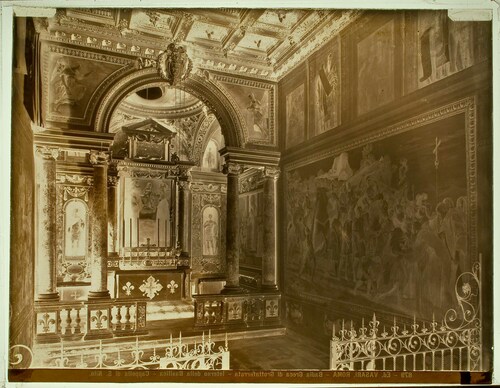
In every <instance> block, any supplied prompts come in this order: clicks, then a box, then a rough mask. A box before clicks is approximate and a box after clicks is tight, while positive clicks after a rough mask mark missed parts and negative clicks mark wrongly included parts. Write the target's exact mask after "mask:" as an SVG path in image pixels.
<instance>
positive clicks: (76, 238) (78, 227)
mask: <svg viewBox="0 0 500 388" xmlns="http://www.w3.org/2000/svg"><path fill="white" fill-rule="evenodd" d="M72 221H73V223H72V224H71V225H70V226H69V227H68V232H69V234H70V238H71V250H72V251H73V252H79V251H80V244H81V242H82V238H81V236H82V232H83V231H84V228H85V222H84V221H83V219H82V217H80V214H79V212H78V209H75V211H74V212H73V220H72Z"/></svg>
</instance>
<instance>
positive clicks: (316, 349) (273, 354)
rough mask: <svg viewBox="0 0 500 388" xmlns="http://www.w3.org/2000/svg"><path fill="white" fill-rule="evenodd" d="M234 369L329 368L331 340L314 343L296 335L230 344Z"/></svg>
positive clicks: (245, 340)
mask: <svg viewBox="0 0 500 388" xmlns="http://www.w3.org/2000/svg"><path fill="white" fill-rule="evenodd" d="M229 350H230V352H231V357H230V359H231V361H230V365H231V369H239V370H248V369H252V370H273V369H328V366H329V341H328V340H326V341H325V343H324V344H321V343H318V342H315V341H312V340H311V339H309V338H306V337H304V336H302V335H300V334H297V333H295V332H291V331H287V334H286V335H284V336H274V337H263V338H252V339H241V340H233V341H229Z"/></svg>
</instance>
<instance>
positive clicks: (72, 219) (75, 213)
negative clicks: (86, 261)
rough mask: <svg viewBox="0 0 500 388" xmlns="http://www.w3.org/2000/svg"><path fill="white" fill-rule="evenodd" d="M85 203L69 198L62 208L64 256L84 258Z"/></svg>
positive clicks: (86, 235) (86, 237) (85, 251)
mask: <svg viewBox="0 0 500 388" xmlns="http://www.w3.org/2000/svg"><path fill="white" fill-rule="evenodd" d="M87 240H88V215H87V205H86V204H85V202H83V201H81V200H79V199H72V200H69V201H68V202H67V203H66V204H65V209H64V256H65V258H66V259H68V258H84V257H85V256H86V253H87Z"/></svg>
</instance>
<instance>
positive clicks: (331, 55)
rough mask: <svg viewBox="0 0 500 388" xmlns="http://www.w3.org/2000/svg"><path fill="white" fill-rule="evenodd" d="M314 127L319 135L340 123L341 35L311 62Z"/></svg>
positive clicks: (315, 132)
mask: <svg viewBox="0 0 500 388" xmlns="http://www.w3.org/2000/svg"><path fill="white" fill-rule="evenodd" d="M309 68H310V80H311V81H310V85H311V86H310V87H311V89H310V93H311V101H312V104H313V105H312V109H311V111H312V124H313V125H312V128H314V134H315V135H318V134H320V133H323V132H325V131H327V130H329V129H332V128H335V127H336V126H338V125H339V124H340V37H338V36H337V37H336V38H335V39H333V40H332V41H331V42H330V43H328V44H327V45H326V46H325V47H324V49H323V50H321V52H320V55H318V56H317V57H316V60H315V61H311V62H310V67H309Z"/></svg>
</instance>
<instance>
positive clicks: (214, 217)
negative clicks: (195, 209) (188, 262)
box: [203, 206, 220, 256]
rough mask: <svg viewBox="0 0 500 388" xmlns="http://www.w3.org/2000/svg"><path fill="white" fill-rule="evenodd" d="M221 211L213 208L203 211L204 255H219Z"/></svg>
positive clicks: (209, 207)
mask: <svg viewBox="0 0 500 388" xmlns="http://www.w3.org/2000/svg"><path fill="white" fill-rule="evenodd" d="M219 231H220V227H219V211H218V210H217V209H216V208H215V207H213V206H207V207H206V208H205V209H203V255H206V256H216V255H218V254H219V245H220V244H219V240H220V232H219Z"/></svg>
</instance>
